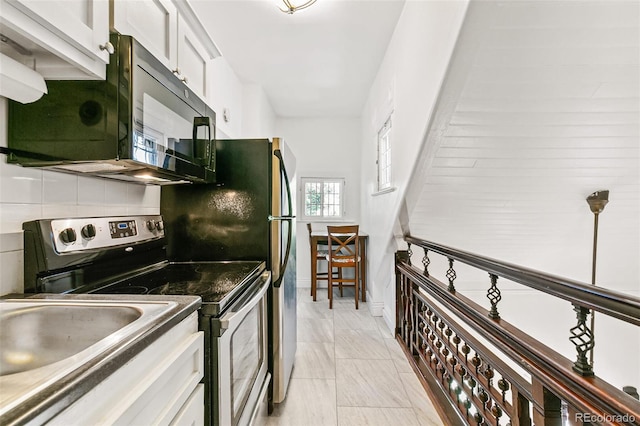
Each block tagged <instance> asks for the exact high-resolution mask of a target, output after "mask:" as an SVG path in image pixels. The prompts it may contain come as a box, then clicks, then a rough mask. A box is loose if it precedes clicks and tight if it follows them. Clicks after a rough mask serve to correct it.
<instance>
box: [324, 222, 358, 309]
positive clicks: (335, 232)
mask: <svg viewBox="0 0 640 426" xmlns="http://www.w3.org/2000/svg"><path fill="white" fill-rule="evenodd" d="M358 229H359V226H358V225H343V226H327V233H328V242H329V253H328V254H327V261H328V263H329V265H328V268H329V270H330V271H333V268H337V269H338V271H340V274H339V276H337V277H336V276H334V274H330V275H329V276H328V281H329V309H333V288H334V287H335V286H336V285H337V286H338V287H340V295H342V287H343V286H347V287H354V289H355V300H356V309H358V299H359V297H358V296H359V293H360V289H359V286H360V253H359V250H360V248H359V247H360V244H359V238H358ZM343 268H353V269H354V277H353V278H351V277H347V276H346V275H345V274H344V273H342V269H343ZM346 283H349V284H346Z"/></svg>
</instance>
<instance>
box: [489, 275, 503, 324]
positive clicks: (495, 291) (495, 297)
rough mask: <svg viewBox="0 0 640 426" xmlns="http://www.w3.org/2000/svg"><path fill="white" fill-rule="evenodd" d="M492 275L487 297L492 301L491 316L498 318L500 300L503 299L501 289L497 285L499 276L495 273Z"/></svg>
mask: <svg viewBox="0 0 640 426" xmlns="http://www.w3.org/2000/svg"><path fill="white" fill-rule="evenodd" d="M489 277H491V287H489V290H488V291H487V299H489V302H491V310H490V311H489V318H492V319H498V318H500V313H499V312H498V302H500V301H501V300H502V294H501V293H500V289H499V288H498V286H497V283H498V276H497V275H494V274H489Z"/></svg>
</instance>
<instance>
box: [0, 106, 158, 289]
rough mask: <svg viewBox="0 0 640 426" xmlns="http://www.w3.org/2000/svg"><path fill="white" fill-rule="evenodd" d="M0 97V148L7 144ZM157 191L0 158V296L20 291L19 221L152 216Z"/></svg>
mask: <svg viewBox="0 0 640 426" xmlns="http://www.w3.org/2000/svg"><path fill="white" fill-rule="evenodd" d="M6 126H7V104H6V99H4V98H0V146H5V147H6V146H7V128H6ZM159 212H160V187H159V186H144V185H138V184H133V183H125V182H118V181H115V180H108V179H100V178H93V177H84V176H77V175H72V174H66V173H57V172H50V171H45V170H41V169H33V168H26V167H20V166H16V165H14V164H7V162H6V157H5V156H0V295H5V294H8V293H14V292H22V290H23V288H24V287H23V260H22V259H23V251H22V249H23V243H22V223H23V222H25V221H29V220H33V219H40V218H54V217H79V216H106V215H114V216H119V215H132V214H158V213H159Z"/></svg>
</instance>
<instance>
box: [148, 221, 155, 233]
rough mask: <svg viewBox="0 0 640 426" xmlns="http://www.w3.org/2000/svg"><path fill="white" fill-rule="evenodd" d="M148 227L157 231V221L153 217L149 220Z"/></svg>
mask: <svg viewBox="0 0 640 426" xmlns="http://www.w3.org/2000/svg"><path fill="white" fill-rule="evenodd" d="M147 229H148V230H149V231H155V230H156V221H155V220H153V219H151V220H148V221H147Z"/></svg>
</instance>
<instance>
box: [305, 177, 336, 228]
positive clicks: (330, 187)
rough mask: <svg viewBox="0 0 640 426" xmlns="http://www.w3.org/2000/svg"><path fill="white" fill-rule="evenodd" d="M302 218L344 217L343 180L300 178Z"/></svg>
mask: <svg viewBox="0 0 640 426" xmlns="http://www.w3.org/2000/svg"><path fill="white" fill-rule="evenodd" d="M301 183H302V185H301V190H302V192H303V194H302V200H303V203H304V206H303V209H302V210H303V211H304V216H305V217H306V218H309V219H313V218H316V219H337V218H341V217H343V216H344V179H341V178H302V179H301Z"/></svg>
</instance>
